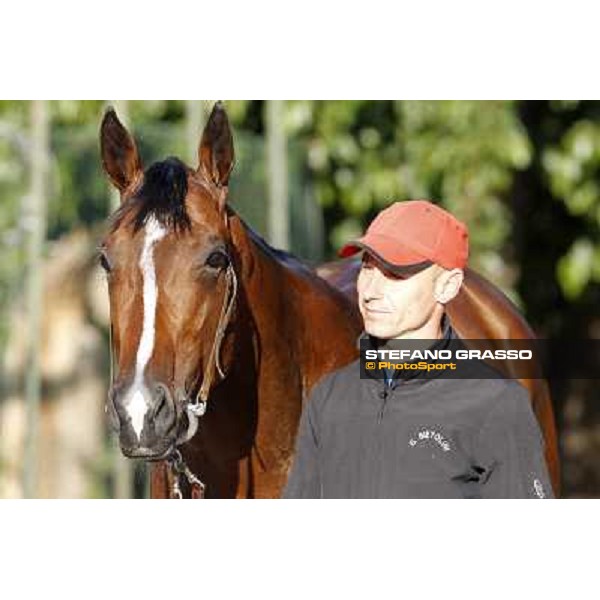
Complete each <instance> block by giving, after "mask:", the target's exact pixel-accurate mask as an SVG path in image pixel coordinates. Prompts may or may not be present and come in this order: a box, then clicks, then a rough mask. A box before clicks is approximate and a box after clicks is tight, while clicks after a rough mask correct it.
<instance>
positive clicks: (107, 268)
mask: <svg viewBox="0 0 600 600" xmlns="http://www.w3.org/2000/svg"><path fill="white" fill-rule="evenodd" d="M100 266H101V267H102V268H103V269H104V270H105V271H106V272H107V273H110V272H111V270H112V267H111V266H110V263H109V262H108V258H107V256H106V254H104V252H102V253H101V254H100Z"/></svg>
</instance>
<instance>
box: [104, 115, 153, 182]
mask: <svg viewBox="0 0 600 600" xmlns="http://www.w3.org/2000/svg"><path fill="white" fill-rule="evenodd" d="M100 151H101V155H102V166H103V167H104V171H105V172H106V174H107V175H108V178H109V179H110V181H111V183H112V184H113V185H114V186H115V187H116V188H117V189H118V190H119V191H120V192H123V191H124V190H126V189H127V188H128V187H129V186H130V185H131V184H132V183H133V182H134V181H135V180H136V179H137V178H138V177H141V176H142V175H143V168H142V161H141V159H140V155H139V153H138V149H137V146H136V145H135V141H134V140H133V137H131V134H130V133H129V132H128V131H127V129H125V127H124V126H123V124H122V123H121V121H119V118H118V117H117V114H116V113H115V111H114V109H113V108H112V107H109V108H108V109H107V110H106V112H105V113H104V118H103V119H102V125H101V126H100Z"/></svg>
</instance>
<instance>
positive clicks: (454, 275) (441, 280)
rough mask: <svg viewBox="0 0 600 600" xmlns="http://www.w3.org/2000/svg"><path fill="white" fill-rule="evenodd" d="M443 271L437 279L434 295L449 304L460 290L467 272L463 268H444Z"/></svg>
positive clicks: (438, 300)
mask: <svg viewBox="0 0 600 600" xmlns="http://www.w3.org/2000/svg"><path fill="white" fill-rule="evenodd" d="M441 271H442V272H441V273H440V274H439V275H438V277H437V279H436V281H435V285H434V290H433V295H434V298H435V299H436V301H437V302H439V303H440V304H447V303H448V302H450V300H452V299H454V298H456V296H457V295H458V292H460V288H461V286H462V284H463V281H464V278H465V274H464V271H463V270H462V269H452V270H447V269H442V270H441Z"/></svg>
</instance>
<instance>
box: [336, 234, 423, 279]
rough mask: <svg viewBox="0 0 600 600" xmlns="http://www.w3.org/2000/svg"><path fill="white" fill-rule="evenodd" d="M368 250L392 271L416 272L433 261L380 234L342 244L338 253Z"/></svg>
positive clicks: (345, 255)
mask: <svg viewBox="0 0 600 600" xmlns="http://www.w3.org/2000/svg"><path fill="white" fill-rule="evenodd" d="M363 251H364V252H368V253H369V254H371V255H372V256H373V257H374V258H375V259H376V260H377V261H378V262H380V263H381V264H382V265H383V266H384V267H385V268H386V269H388V270H389V271H392V272H393V273H402V274H409V273H418V272H419V271H422V270H423V269H427V268H428V267H430V266H431V265H432V264H433V262H432V261H431V260H429V259H428V258H426V257H424V256H423V255H422V254H419V253H417V252H415V251H414V250H411V249H409V248H406V247H405V246H402V244H399V243H398V242H397V241H395V240H394V241H393V242H390V240H389V238H381V237H380V236H364V237H362V238H360V239H358V240H355V241H352V242H350V243H348V244H346V245H345V246H343V247H342V248H341V249H340V251H339V252H338V255H339V256H340V257H341V258H347V257H349V256H354V255H355V254H358V253H359V252H363Z"/></svg>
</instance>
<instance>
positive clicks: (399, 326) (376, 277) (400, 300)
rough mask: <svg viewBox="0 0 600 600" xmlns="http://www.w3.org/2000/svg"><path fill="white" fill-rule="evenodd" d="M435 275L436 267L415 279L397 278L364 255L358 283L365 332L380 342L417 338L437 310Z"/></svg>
mask: <svg viewBox="0 0 600 600" xmlns="http://www.w3.org/2000/svg"><path fill="white" fill-rule="evenodd" d="M437 275H438V267H436V266H435V265H432V266H431V267H428V268H427V269H424V270H423V271H420V272H418V273H415V274H414V275H396V274H393V273H391V272H390V271H388V270H386V269H385V267H383V265H381V263H378V262H377V261H376V260H375V259H374V258H373V257H372V256H371V255H369V254H368V253H365V254H364V255H363V263H362V268H361V270H360V273H359V275H358V281H357V290H358V301H359V308H360V312H361V314H362V317H363V320H364V324H365V331H366V332H367V333H369V334H370V335H373V336H375V337H378V338H380V339H392V338H399V337H408V338H410V337H420V336H419V330H421V329H423V327H424V326H425V325H427V323H429V322H430V320H431V319H432V318H433V315H434V311H436V307H437V310H438V311H439V310H440V307H439V305H438V303H437V302H436V300H435V297H434V289H435V282H436V278H437Z"/></svg>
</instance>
